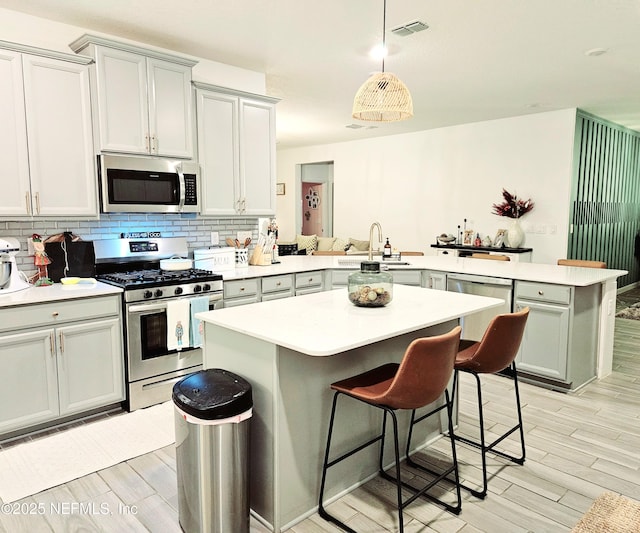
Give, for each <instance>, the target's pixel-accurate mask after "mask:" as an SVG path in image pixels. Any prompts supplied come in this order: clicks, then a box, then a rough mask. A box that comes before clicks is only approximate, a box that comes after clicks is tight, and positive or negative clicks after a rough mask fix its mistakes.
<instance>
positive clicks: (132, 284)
mask: <svg viewBox="0 0 640 533" xmlns="http://www.w3.org/2000/svg"><path fill="white" fill-rule="evenodd" d="M94 249H95V253H96V273H97V278H98V279H99V280H100V281H102V282H104V283H109V284H111V285H116V286H118V287H122V288H123V289H124V292H123V298H122V305H123V316H124V328H123V335H124V346H125V358H126V366H125V368H126V381H127V400H126V406H125V407H126V408H127V409H128V410H129V411H134V410H136V409H140V408H143V407H148V406H150V405H154V404H157V403H160V402H164V401H167V400H169V399H171V390H172V388H173V384H174V383H176V382H177V381H179V380H180V379H182V377H183V376H185V375H187V374H190V373H192V372H196V371H197V370H200V369H201V368H202V349H201V348H200V347H198V346H194V345H193V344H194V343H193V341H190V343H189V344H186V345H183V346H178V347H174V346H172V345H171V343H170V342H169V340H170V337H168V335H167V333H168V327H167V320H168V318H167V317H168V314H169V313H168V310H169V309H170V308H171V306H174V307H175V305H176V304H174V303H172V302H177V301H179V302H182V304H184V305H180V304H178V305H180V307H181V308H182V309H184V308H185V305H187V304H191V305H193V303H194V302H195V299H197V300H198V304H199V305H200V307H202V305H203V303H205V302H208V305H207V306H206V307H207V308H208V309H209V310H212V309H216V308H218V307H222V276H221V275H220V274H214V273H213V272H210V271H208V270H200V269H183V270H162V269H161V268H160V263H161V261H162V260H166V259H169V258H172V257H184V258H186V257H187V254H188V247H187V242H186V239H184V238H181V237H170V238H161V237H158V238H149V239H127V238H123V239H108V240H98V241H94ZM186 309H187V310H188V309H189V307H188V305H187V307H186ZM186 319H187V320H186V323H185V324H184V327H185V328H186V327H189V317H188V316H187V317H186ZM180 327H182V326H180Z"/></svg>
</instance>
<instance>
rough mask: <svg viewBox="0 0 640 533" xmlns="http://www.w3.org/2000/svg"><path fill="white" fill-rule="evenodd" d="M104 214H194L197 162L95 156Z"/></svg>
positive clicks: (196, 199) (197, 174) (198, 208)
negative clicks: (96, 157)
mask: <svg viewBox="0 0 640 533" xmlns="http://www.w3.org/2000/svg"><path fill="white" fill-rule="evenodd" d="M98 173H99V177H100V184H101V187H100V192H101V202H102V211H103V212H104V213H197V212H198V211H200V206H199V200H198V199H199V194H200V177H199V167H198V165H197V163H193V162H191V161H180V160H172V159H166V158H160V157H135V156H121V155H106V154H101V155H99V156H98Z"/></svg>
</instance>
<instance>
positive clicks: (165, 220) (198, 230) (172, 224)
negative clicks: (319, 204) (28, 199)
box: [0, 213, 258, 276]
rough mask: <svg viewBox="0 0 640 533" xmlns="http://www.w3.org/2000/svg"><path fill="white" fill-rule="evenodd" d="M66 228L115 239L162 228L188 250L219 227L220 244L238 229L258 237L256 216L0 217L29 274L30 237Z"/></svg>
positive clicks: (2, 231) (202, 244)
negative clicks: (180, 239)
mask: <svg viewBox="0 0 640 533" xmlns="http://www.w3.org/2000/svg"><path fill="white" fill-rule="evenodd" d="M63 231H71V232H72V233H74V234H75V235H78V236H79V237H81V238H82V239H83V240H85V241H94V240H98V239H116V238H118V237H120V234H121V233H130V232H134V231H159V232H161V233H162V236H163V237H185V238H186V239H187V242H188V244H189V252H190V254H191V255H193V250H194V249H196V248H207V247H208V246H211V232H212V231H217V232H218V234H219V237H220V244H222V245H224V242H225V239H226V238H227V237H231V238H234V239H235V237H236V232H237V231H251V232H252V234H253V239H254V240H256V239H257V237H258V219H257V218H220V219H214V218H198V217H197V216H196V215H178V214H176V215H158V214H148V215H144V214H142V215H141V214H126V213H124V214H101V215H100V220H71V219H69V220H35V219H34V220H26V221H0V237H15V238H17V239H18V240H19V241H20V252H19V253H18V255H17V257H16V260H17V263H18V268H19V269H20V270H22V271H24V272H25V274H27V275H29V276H30V275H32V274H34V273H35V272H36V267H35V266H34V264H33V256H32V255H29V253H28V251H27V250H28V248H27V240H28V239H29V238H30V237H31V235H33V234H34V233H37V234H39V235H41V236H42V237H43V238H45V237H48V236H49V235H54V234H56V233H62V232H63Z"/></svg>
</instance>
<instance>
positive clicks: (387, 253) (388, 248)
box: [382, 237, 391, 257]
mask: <svg viewBox="0 0 640 533" xmlns="http://www.w3.org/2000/svg"><path fill="white" fill-rule="evenodd" d="M382 257H391V245H390V244H389V237H387V242H385V243H384V249H383V250H382Z"/></svg>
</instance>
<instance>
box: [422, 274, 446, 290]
mask: <svg viewBox="0 0 640 533" xmlns="http://www.w3.org/2000/svg"><path fill="white" fill-rule="evenodd" d="M422 286H423V287H426V288H427V289H436V290H438V291H446V290H447V274H446V273H445V272H436V271H430V270H424V271H423V272H422Z"/></svg>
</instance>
